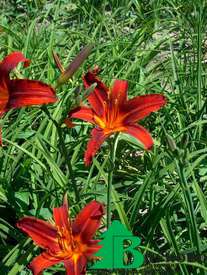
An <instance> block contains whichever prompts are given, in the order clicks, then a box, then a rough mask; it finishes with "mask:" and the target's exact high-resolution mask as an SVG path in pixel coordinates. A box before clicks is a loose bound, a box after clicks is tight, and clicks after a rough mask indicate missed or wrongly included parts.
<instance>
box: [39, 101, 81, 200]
mask: <svg viewBox="0 0 207 275" xmlns="http://www.w3.org/2000/svg"><path fill="white" fill-rule="evenodd" d="M42 110H43V111H44V112H45V114H46V115H47V116H48V118H49V119H50V120H51V121H52V122H53V124H54V125H55V127H56V129H57V133H58V136H59V148H60V152H61V154H62V155H63V156H64V159H65V162H66V165H67V167H68V171H69V173H70V178H71V182H72V186H73V189H74V193H75V200H76V202H79V201H80V196H79V191H78V188H77V185H76V180H75V177H74V173H73V168H72V165H71V162H70V159H69V156H68V155H67V150H66V146H65V141H64V139H63V135H62V129H61V127H60V126H59V124H58V122H57V121H56V120H55V119H53V118H52V116H51V115H50V112H49V111H48V109H47V107H46V106H42Z"/></svg>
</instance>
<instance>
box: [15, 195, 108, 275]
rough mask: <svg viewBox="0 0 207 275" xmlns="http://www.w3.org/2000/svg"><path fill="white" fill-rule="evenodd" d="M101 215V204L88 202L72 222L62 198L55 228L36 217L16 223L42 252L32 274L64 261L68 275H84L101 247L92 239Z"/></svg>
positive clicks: (55, 210) (35, 274)
mask: <svg viewBox="0 0 207 275" xmlns="http://www.w3.org/2000/svg"><path fill="white" fill-rule="evenodd" d="M103 214H104V210H103V206H102V204H100V203H99V202H97V201H91V202H90V203H89V204H87V205H86V206H85V207H84V208H83V209H82V211H81V212H80V213H79V214H78V216H77V217H76V219H75V221H74V222H71V221H70V217H69V215H68V203H67V198H66V197H65V199H64V203H63V205H62V206H61V207H59V208H54V209H53V216H54V220H55V225H53V224H51V223H48V222H45V221H43V220H40V219H37V218H35V217H25V218H22V219H21V220H20V221H18V223H17V227H18V228H19V229H21V230H22V231H23V232H25V233H26V234H28V235H29V236H30V237H31V238H32V239H33V241H34V242H35V243H36V244H37V245H38V246H40V247H41V248H44V249H45V251H44V252H42V254H40V255H39V256H37V257H36V258H34V259H33V261H32V262H31V263H30V265H29V268H30V269H31V270H32V272H33V274H34V275H40V274H42V271H43V270H44V269H45V268H48V267H50V266H52V265H55V264H57V263H60V262H63V263H64V265H65V268H66V272H67V275H84V274H85V272H86V264H87V261H88V260H90V259H93V256H92V255H93V254H94V253H96V252H97V251H98V250H99V249H100V248H101V246H100V245H98V242H99V240H93V236H94V235H95V233H96V230H97V229H98V228H99V226H100V222H101V218H102V216H103Z"/></svg>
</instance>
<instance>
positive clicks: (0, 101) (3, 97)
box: [0, 77, 9, 116]
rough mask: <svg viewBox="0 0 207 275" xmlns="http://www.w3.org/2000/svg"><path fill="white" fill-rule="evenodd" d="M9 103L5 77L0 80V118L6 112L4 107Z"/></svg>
mask: <svg viewBox="0 0 207 275" xmlns="http://www.w3.org/2000/svg"><path fill="white" fill-rule="evenodd" d="M8 101H9V91H8V88H7V81H6V78H5V77H2V78H0V116H2V115H3V113H4V112H5V111H6V106H7V103H8Z"/></svg>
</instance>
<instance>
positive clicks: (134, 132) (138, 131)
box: [123, 125, 153, 149]
mask: <svg viewBox="0 0 207 275" xmlns="http://www.w3.org/2000/svg"><path fill="white" fill-rule="evenodd" d="M125 128H126V130H125V131H123V132H125V133H127V134H129V135H131V136H133V137H135V138H136V139H138V140H139V141H140V142H141V143H142V144H143V145H144V147H145V149H151V147H152V146H153V139H152V137H151V135H150V133H149V132H148V131H147V130H146V129H145V128H144V127H142V126H140V125H129V126H126V127H125Z"/></svg>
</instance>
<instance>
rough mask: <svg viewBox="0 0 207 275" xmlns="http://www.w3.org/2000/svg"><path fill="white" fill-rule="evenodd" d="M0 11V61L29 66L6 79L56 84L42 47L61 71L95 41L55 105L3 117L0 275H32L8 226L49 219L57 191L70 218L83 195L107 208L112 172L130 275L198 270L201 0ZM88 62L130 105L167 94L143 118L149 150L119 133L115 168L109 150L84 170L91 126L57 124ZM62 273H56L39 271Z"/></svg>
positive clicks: (204, 151)
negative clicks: (13, 57) (20, 60)
mask: <svg viewBox="0 0 207 275" xmlns="http://www.w3.org/2000/svg"><path fill="white" fill-rule="evenodd" d="M0 8H1V14H0V41H1V43H0V60H2V59H3V58H4V57H5V56H6V55H7V54H8V53H10V52H12V51H17V50H19V51H22V52H23V53H24V55H25V56H26V57H27V58H30V59H31V60H32V63H31V65H30V67H29V68H27V69H23V68H22V67H21V66H20V67H19V68H18V69H17V70H15V72H14V73H13V76H15V77H16V76H18V77H19V78H20V77H24V78H30V79H36V80H41V81H44V82H46V83H48V84H51V85H53V86H55V83H56V80H57V78H58V76H59V74H60V72H59V70H58V69H57V67H56V65H55V63H54V60H53V55H52V51H53V50H54V51H55V52H56V53H58V55H59V56H60V58H61V60H62V62H63V65H64V67H67V65H68V63H70V61H71V60H72V59H73V58H74V57H75V56H76V55H77V54H78V53H79V51H80V50H81V48H82V47H83V46H85V45H87V44H90V43H93V44H94V48H93V51H92V53H91V55H90V56H89V57H88V59H87V60H86V62H85V63H84V65H83V66H82V67H81V68H80V69H79V70H78V71H77V72H76V74H75V75H74V76H73V78H72V79H70V80H69V81H68V82H67V83H66V84H65V85H63V86H61V87H59V88H57V89H56V91H57V95H58V97H59V102H57V103H56V104H51V105H48V106H47V109H45V108H43V107H41V106H40V107H38V106H36V107H32V108H31V107H28V108H24V109H20V110H10V111H9V112H8V113H7V114H6V115H5V116H4V118H3V119H2V120H1V126H3V147H2V148H1V149H0V255H1V257H0V258H1V262H0V274H9V275H15V274H21V275H24V274H30V273H29V272H30V271H29V270H28V269H27V268H26V265H27V264H28V263H29V262H30V261H31V259H32V258H33V257H34V256H35V255H38V253H39V250H38V249H37V248H36V247H35V246H34V244H33V243H32V241H31V240H30V239H28V238H27V237H26V236H25V235H24V234H22V232H20V231H19V230H18V229H17V227H16V226H15V224H16V222H17V220H18V219H20V218H22V217H23V216H26V215H29V216H31V215H33V216H36V217H39V218H41V219H45V220H48V219H51V217H52V212H51V211H52V208H53V207H57V206H59V205H61V203H62V198H63V195H64V194H65V192H66V191H67V194H68V200H69V205H70V211H71V216H73V217H75V216H76V213H78V212H79V211H80V209H82V208H83V206H85V205H86V203H88V202H90V201H91V200H92V199H96V200H98V201H100V202H103V203H106V186H107V180H108V178H107V174H108V172H109V171H110V169H111V167H112V166H113V165H114V177H113V189H112V211H113V216H112V218H113V219H119V220H121V222H122V223H123V224H125V225H126V227H127V228H128V229H130V230H132V231H133V233H134V234H135V235H138V236H139V237H140V238H141V240H142V246H141V251H142V253H143V254H144V257H145V263H144V265H143V266H142V267H141V268H140V269H139V270H138V271H136V272H137V273H133V274H162V272H166V271H167V272H168V273H169V274H205V273H206V272H207V267H206V262H207V184H206V180H207V167H206V161H207V147H206V144H207V137H206V130H207V128H206V123H207V116H206V85H207V81H206V72H207V70H206V62H207V44H206V24H207V17H206V12H207V4H206V1H205V0H203V1H202V0H193V1H187V0H171V1H168V0H151V1H145V0H141V1H138V0H131V1H125V0H121V1H115V0H112V1H101V0H100V1H92V0H88V1H83V0H78V1H67V0H59V1H44V0H42V1H41V0H39V1H38V0H34V1H26V0H24V1H12V0H11V1H2V0H0ZM94 65H98V66H99V67H101V68H102V71H101V74H100V75H101V78H102V79H103V80H104V82H105V83H106V84H107V85H108V86H110V85H111V82H112V80H113V79H116V78H118V79H126V80H128V81H129V97H133V96H137V95H143V94H150V93H160V94H164V95H165V96H166V97H167V99H168V103H167V105H166V106H165V107H164V108H162V109H161V110H160V111H159V112H156V113H153V114H151V115H150V116H149V117H147V118H146V119H145V120H144V121H142V123H143V125H144V126H145V127H146V128H147V129H148V130H149V131H150V133H151V134H152V136H153V139H154V143H155V144H154V147H153V149H152V151H144V150H143V149H142V148H141V147H140V146H139V145H138V144H137V142H136V141H135V140H134V139H133V138H131V137H129V136H128V135H124V134H120V135H119V137H118V138H119V140H118V147H117V155H116V158H115V162H114V164H113V165H112V163H111V162H109V161H108V158H109V147H108V145H107V143H104V145H103V146H102V149H101V150H100V151H99V153H98V155H97V156H96V158H94V160H93V164H92V165H91V166H89V167H86V166H85V165H84V161H83V155H84V150H85V148H86V143H87V141H88V139H89V133H90V129H91V126H90V125H89V124H88V123H86V122H82V121H80V120H77V123H76V126H75V127H74V128H72V129H68V128H67V127H66V125H65V124H64V123H63V121H64V119H65V118H66V116H67V113H68V111H69V110H70V109H71V108H73V107H75V106H77V105H78V104H79V103H80V101H82V100H84V98H85V95H86V93H87V92H86V91H85V90H84V89H83V85H82V80H81V76H82V74H83V72H86V71H87V70H88V68H89V67H94ZM54 121H55V123H54ZM105 224H106V219H104V220H103V224H102V227H101V228H100V229H103V227H104V226H105ZM64 272H65V271H64V268H63V267H62V266H61V265H59V266H55V267H52V268H51V269H50V270H49V271H48V272H47V271H46V272H45V274H64ZM147 272H148V273H147ZM88 274H90V273H88ZM100 274H103V273H100ZM107 274H112V272H111V273H110V272H108V273H107ZM117 274H121V273H118V272H117ZM129 274H130V273H129Z"/></svg>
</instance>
